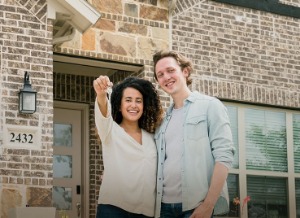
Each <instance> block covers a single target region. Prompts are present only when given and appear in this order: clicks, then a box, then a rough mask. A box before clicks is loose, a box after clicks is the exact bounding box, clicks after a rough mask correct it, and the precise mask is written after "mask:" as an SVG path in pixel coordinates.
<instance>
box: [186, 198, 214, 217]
mask: <svg viewBox="0 0 300 218" xmlns="http://www.w3.org/2000/svg"><path fill="white" fill-rule="evenodd" d="M213 210H214V207H213V206H209V205H208V204H207V203H205V202H202V204H200V205H199V206H198V207H197V208H196V209H195V210H194V212H193V214H192V216H191V217H190V218H211V216H212V213H213Z"/></svg>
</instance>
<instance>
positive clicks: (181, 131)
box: [94, 51, 234, 218]
mask: <svg viewBox="0 0 300 218" xmlns="http://www.w3.org/2000/svg"><path fill="white" fill-rule="evenodd" d="M153 61H154V76H155V79H156V81H157V82H158V84H159V85H160V87H161V88H162V89H163V90H164V91H165V92H166V93H167V94H169V95H171V97H172V99H173V102H174V103H173V104H172V105H171V106H170V108H169V109H168V110H167V112H166V115H165V117H164V118H163V119H162V115H163V111H162V107H161V105H160V100H159V96H158V94H157V91H156V89H155V88H154V86H153V85H152V83H151V82H149V81H147V80H143V79H138V78H127V79H125V80H124V81H122V82H121V83H119V84H117V85H116V86H114V87H113V92H112V94H111V98H110V101H108V99H107V89H108V88H110V87H111V86H112V84H111V82H110V81H109V79H108V77H106V76H100V77H99V78H97V79H96V80H94V89H95V91H96V93H97V99H96V103H95V120H96V126H97V129H98V133H99V136H100V139H101V141H102V151H103V161H104V174H103V180H102V185H101V189H100V193H99V199H98V207H97V218H123V217H124V218H125V217H126V218H127V217H128V218H131V217H134V218H146V217H160V218H176V217H178V218H179V217H180V218H188V217H192V218H200V217H201V218H204V217H205V218H210V217H212V215H213V214H223V213H226V212H227V211H228V204H229V202H228V191H227V185H226V178H227V175H228V169H229V168H230V166H231V163H232V161H233V154H234V149H233V146H232V134H231V130H230V124H229V118H228V115H227V111H226V108H225V106H224V105H223V104H222V103H221V102H220V101H219V100H217V99H216V98H213V97H209V96H207V95H203V94H200V93H199V92H191V91H190V90H189V88H188V85H189V84H191V82H192V81H191V79H190V74H191V71H192V63H191V61H189V60H188V59H187V58H185V57H183V56H182V55H180V54H179V53H176V52H173V51H160V52H158V53H156V54H155V55H154V56H153ZM153 134H154V137H153Z"/></svg>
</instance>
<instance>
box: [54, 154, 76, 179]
mask: <svg viewBox="0 0 300 218" xmlns="http://www.w3.org/2000/svg"><path fill="white" fill-rule="evenodd" d="M53 178H72V156H70V155H53Z"/></svg>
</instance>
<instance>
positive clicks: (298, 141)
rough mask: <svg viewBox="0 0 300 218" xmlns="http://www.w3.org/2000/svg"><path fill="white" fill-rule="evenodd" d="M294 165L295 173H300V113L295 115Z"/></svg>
mask: <svg viewBox="0 0 300 218" xmlns="http://www.w3.org/2000/svg"><path fill="white" fill-rule="evenodd" d="M293 139H294V165H295V173H300V115H299V114H294V116H293Z"/></svg>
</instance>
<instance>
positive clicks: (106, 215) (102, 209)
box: [96, 204, 149, 218]
mask: <svg viewBox="0 0 300 218" xmlns="http://www.w3.org/2000/svg"><path fill="white" fill-rule="evenodd" d="M96 218H149V217H148V216H145V215H143V214H136V213H130V212H127V211H126V210H123V209H121V208H119V207H115V206H112V205H109V204H98V206H97V216H96Z"/></svg>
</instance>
